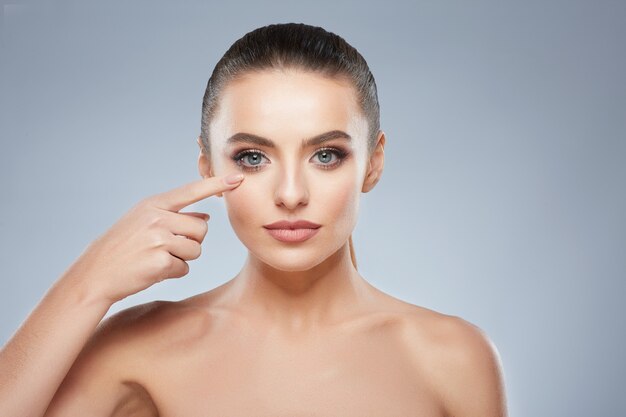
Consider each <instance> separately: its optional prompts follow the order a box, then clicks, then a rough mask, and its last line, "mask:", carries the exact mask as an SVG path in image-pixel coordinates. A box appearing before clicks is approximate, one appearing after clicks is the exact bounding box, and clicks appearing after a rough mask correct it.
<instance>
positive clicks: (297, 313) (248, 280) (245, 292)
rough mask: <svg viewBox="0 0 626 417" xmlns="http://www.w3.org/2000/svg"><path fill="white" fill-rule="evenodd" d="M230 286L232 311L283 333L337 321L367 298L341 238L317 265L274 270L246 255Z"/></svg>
mask: <svg viewBox="0 0 626 417" xmlns="http://www.w3.org/2000/svg"><path fill="white" fill-rule="evenodd" d="M230 284H231V285H230V287H229V289H228V293H229V298H230V299H231V300H232V301H233V302H234V303H236V305H237V306H238V309H242V310H245V312H246V313H249V314H251V315H252V316H253V317H256V318H260V319H263V320H267V321H270V322H272V323H274V324H275V325H276V326H278V327H280V328H281V329H284V330H285V331H289V332H293V331H306V330H309V329H311V328H319V327H322V326H324V324H330V323H334V322H337V321H338V320H341V318H346V317H347V316H349V315H350V314H351V313H354V312H355V310H357V309H358V307H361V306H363V305H364V303H365V302H366V301H368V299H369V297H370V295H369V294H370V293H369V292H368V289H369V284H368V283H367V282H366V281H365V280H364V279H363V278H362V277H361V275H360V274H359V273H358V272H357V270H356V269H355V268H354V265H353V264H352V260H351V258H350V248H349V246H348V243H347V242H346V244H345V245H343V246H342V247H341V248H340V249H339V250H337V251H336V252H335V253H333V254H332V255H330V256H329V257H328V258H326V259H325V260H324V261H322V262H321V263H319V264H318V265H316V266H314V267H312V268H310V269H306V270H301V271H284V270H279V269H276V268H274V267H272V266H271V265H268V264H267V263H265V262H263V261H262V260H260V259H259V258H257V257H256V256H254V255H252V254H251V253H248V258H247V259H246V262H245V264H244V266H243V268H242V269H241V271H240V272H239V273H238V274H237V276H236V277H235V278H233V279H232V280H231V282H230ZM231 297H232V298H231Z"/></svg>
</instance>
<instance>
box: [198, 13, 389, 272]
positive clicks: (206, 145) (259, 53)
mask: <svg viewBox="0 0 626 417" xmlns="http://www.w3.org/2000/svg"><path fill="white" fill-rule="evenodd" d="M284 68H296V69H304V70H307V71H312V72H316V73H319V74H321V75H323V76H327V77H329V78H336V77H342V78H345V79H347V80H349V81H350V82H351V83H352V85H353V86H354V88H355V90H356V93H357V100H358V104H359V106H360V109H361V111H362V112H363V114H364V115H365V117H366V119H367V123H368V137H367V145H368V147H367V148H368V154H371V152H372V151H373V150H374V147H375V146H376V138H377V136H378V131H379V129H380V109H379V104H378V93H377V90H376V82H375V81H374V76H373V75H372V73H371V71H370V69H369V67H368V65H367V62H366V61H365V59H364V58H363V56H362V55H361V54H360V53H359V52H358V51H357V50H356V49H355V48H354V47H352V46H351V45H350V44H348V43H347V42H346V41H345V40H344V39H343V38H342V37H340V36H338V35H336V34H334V33H331V32H328V31H326V30H325V29H323V28H321V27H319V26H311V25H307V24H304V23H280V24H272V25H268V26H263V27H260V28H257V29H255V30H253V31H251V32H248V33H247V34H245V35H244V36H242V37H241V38H240V39H238V40H237V41H235V43H233V44H232V45H231V47H230V48H229V49H228V50H227V51H226V53H225V54H224V56H222V58H221V59H220V60H219V61H218V62H217V64H216V65H215V68H214V69H213V73H212V74H211V77H210V78H209V82H208V84H207V87H206V91H205V93H204V97H203V100H202V121H201V134H200V140H201V143H202V151H203V153H204V154H205V156H206V157H208V158H209V159H210V155H211V148H210V141H209V139H210V138H209V125H210V123H211V120H212V118H213V117H214V116H215V114H216V113H217V110H218V104H219V95H220V93H221V91H222V89H223V88H224V86H225V85H226V84H227V83H228V82H229V81H232V80H234V79H237V78H238V77H240V76H242V75H244V74H245V73H249V72H254V71H262V70H266V69H284ZM349 245H350V258H351V260H352V264H353V265H354V267H355V268H357V264H356V256H355V253H354V244H353V243H352V235H350V238H349Z"/></svg>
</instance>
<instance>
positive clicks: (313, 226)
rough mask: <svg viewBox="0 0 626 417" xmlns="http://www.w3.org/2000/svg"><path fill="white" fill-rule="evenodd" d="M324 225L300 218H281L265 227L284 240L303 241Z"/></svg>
mask: <svg viewBox="0 0 626 417" xmlns="http://www.w3.org/2000/svg"><path fill="white" fill-rule="evenodd" d="M321 226H322V225H320V224H317V223H313V222H309V221H306V220H298V221H295V222H290V221H287V220H281V221H278V222H274V223H271V224H266V225H264V226H263V227H264V228H266V229H267V231H268V232H269V234H270V235H272V236H273V237H274V238H275V239H277V240H280V241H282V242H303V241H305V240H307V239H309V238H311V237H313V236H314V235H315V234H316V233H317V230H318V229H319V228H320V227H321Z"/></svg>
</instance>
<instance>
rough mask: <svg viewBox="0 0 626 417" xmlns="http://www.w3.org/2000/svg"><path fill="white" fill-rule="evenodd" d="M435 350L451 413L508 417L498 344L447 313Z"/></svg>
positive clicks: (454, 415) (442, 391)
mask: <svg viewBox="0 0 626 417" xmlns="http://www.w3.org/2000/svg"><path fill="white" fill-rule="evenodd" d="M446 320H447V323H446V325H445V326H444V327H445V328H446V329H445V332H444V333H445V337H444V338H443V339H442V340H441V346H440V349H439V350H438V353H437V354H436V359H435V362H436V364H435V366H436V368H437V370H438V371H437V373H436V376H435V381H436V385H437V390H438V392H439V393H440V395H441V399H442V403H443V406H444V408H445V410H446V413H447V415H448V416H450V417H507V416H508V413H507V405H506V394H505V386H504V376H503V374H504V373H503V370H502V364H501V360H500V356H499V354H498V351H497V348H496V346H495V345H494V344H493V342H492V341H491V340H490V339H489V337H488V336H487V334H486V333H485V332H484V331H483V330H482V329H480V328H479V327H477V326H475V325H474V324H472V323H470V322H467V321H465V320H463V319H461V318H460V317H456V316H448V318H447V319H446Z"/></svg>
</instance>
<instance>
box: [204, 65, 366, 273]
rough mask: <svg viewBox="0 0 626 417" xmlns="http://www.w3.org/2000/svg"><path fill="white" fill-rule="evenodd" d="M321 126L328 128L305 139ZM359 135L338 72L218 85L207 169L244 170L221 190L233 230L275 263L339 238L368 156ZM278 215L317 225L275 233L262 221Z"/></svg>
mask: <svg viewBox="0 0 626 417" xmlns="http://www.w3.org/2000/svg"><path fill="white" fill-rule="evenodd" d="M327 132H335V133H337V134H335V135H331V136H330V137H331V139H330V140H327V141H323V142H320V141H313V142H312V143H308V144H307V143H306V141H307V140H309V139H312V138H315V137H319V136H320V135H322V134H324V133H327ZM340 132H344V133H345V135H346V136H349V138H346V137H345V136H344V134H342V133H340ZM236 134H237V135H236ZM234 135H236V136H234ZM251 135H254V137H252V136H251ZM366 135H367V122H366V119H365V118H364V117H363V116H362V114H361V112H360V110H359V108H358V107H357V102H356V93H355V91H354V90H353V87H352V86H351V85H350V84H349V83H348V82H347V81H339V80H337V79H329V78H325V77H323V76H320V75H317V74H314V73H311V72H304V71H296V70H290V71H285V72H283V71H264V72H257V73H250V74H248V75H247V76H245V77H244V78H242V79H239V80H237V81H234V82H231V83H229V84H228V85H227V86H226V88H225V89H224V90H223V91H222V95H221V97H220V102H219V110H218V112H217V114H216V117H215V118H214V119H213V121H212V123H211V128H210V137H211V162H210V169H211V170H212V172H213V175H218V176H219V175H224V174H227V173H233V172H243V173H244V175H245V178H244V180H243V182H242V183H241V184H240V185H239V186H238V187H237V188H235V189H233V190H231V191H229V192H226V193H224V200H225V203H226V209H227V212H228V217H229V220H230V222H231V224H232V227H233V229H234V231H235V233H236V234H237V236H238V237H239V239H240V240H241V241H242V242H243V244H244V245H245V246H246V247H247V248H248V250H249V251H250V252H252V254H254V255H255V256H256V257H258V258H259V259H260V260H262V261H263V262H265V263H266V264H268V265H271V266H272V267H274V268H276V269H279V270H284V271H299V270H306V269H310V268H312V267H314V266H316V265H317V264H319V263H320V262H322V261H324V260H325V259H326V258H327V257H328V256H330V255H331V254H333V253H335V252H336V251H337V250H338V249H339V248H341V247H342V246H343V245H345V244H346V243H347V240H348V237H349V236H350V234H351V233H352V231H353V229H354V227H355V225H356V221H357V214H358V208H359V198H360V193H361V192H362V191H363V186H364V178H365V176H366V168H367V167H368V165H369V163H368V162H369V160H368V154H367V143H366V140H367V139H366ZM258 137H260V138H262V139H261V140H259V139H258ZM229 138H231V139H230V140H229ZM280 220H287V221H295V220H308V221H310V222H314V223H317V224H320V225H321V227H320V228H319V229H318V230H317V232H316V233H315V234H314V235H313V236H312V237H310V238H309V239H307V240H304V241H301V242H284V241H281V240H278V239H277V238H275V237H273V236H272V234H270V233H269V232H268V230H267V229H266V228H264V227H263V226H264V225H268V224H270V223H274V222H276V221H280Z"/></svg>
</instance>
